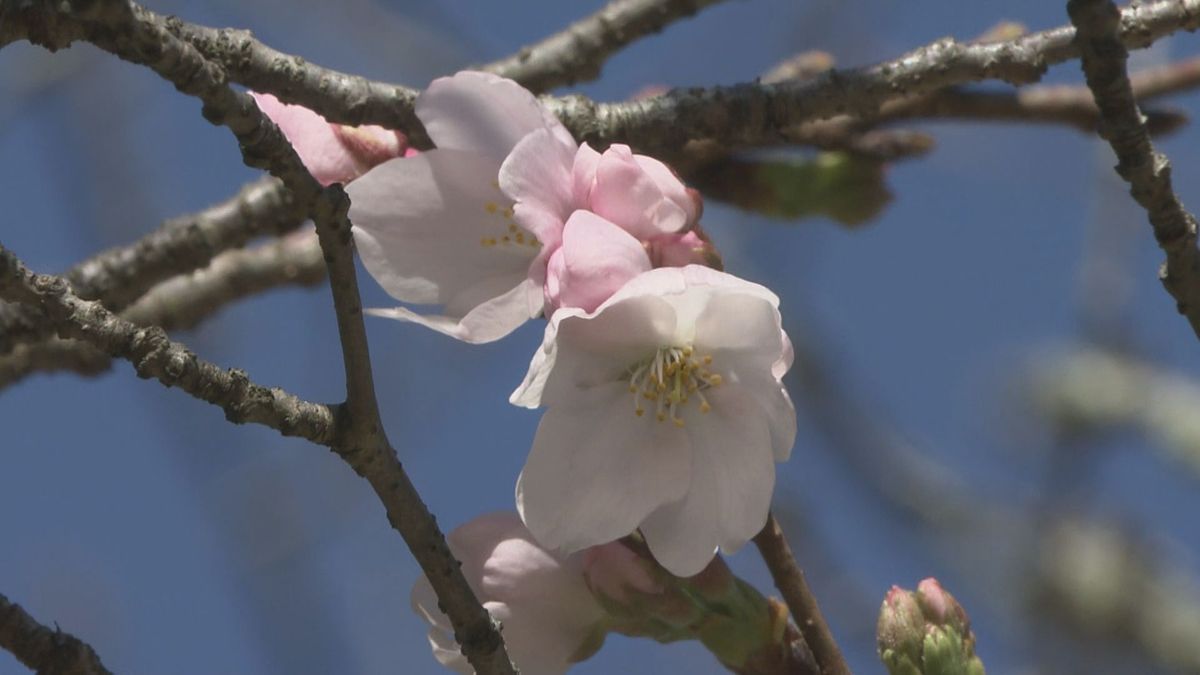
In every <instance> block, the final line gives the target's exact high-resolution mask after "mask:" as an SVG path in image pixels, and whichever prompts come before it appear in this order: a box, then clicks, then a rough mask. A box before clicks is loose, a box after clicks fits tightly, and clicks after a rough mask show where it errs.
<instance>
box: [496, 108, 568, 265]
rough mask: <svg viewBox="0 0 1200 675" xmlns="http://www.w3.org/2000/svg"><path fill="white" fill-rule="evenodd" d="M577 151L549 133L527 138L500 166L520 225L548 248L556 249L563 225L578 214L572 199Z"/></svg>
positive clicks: (502, 184)
mask: <svg viewBox="0 0 1200 675" xmlns="http://www.w3.org/2000/svg"><path fill="white" fill-rule="evenodd" d="M574 158H575V149H574V147H569V146H564V145H563V144H562V143H561V142H559V141H558V139H556V138H555V137H554V135H553V134H552V133H551V132H550V131H549V130H547V129H538V130H536V131H533V132H531V133H529V134H528V135H526V136H525V137H524V138H523V139H521V141H520V142H519V143H517V145H516V147H514V148H513V150H512V152H511V153H509V155H508V157H507V158H506V159H505V160H504V164H502V165H501V166H500V189H501V190H503V191H504V194H506V195H508V197H509V199H511V200H512V201H515V202H516V206H514V207H513V208H514V211H515V218H516V221H517V222H518V223H519V224H520V225H521V226H522V227H524V228H525V229H527V230H529V231H530V232H532V233H533V234H534V235H535V236H537V238H538V239H540V240H541V241H542V242H543V244H544V245H546V246H548V247H553V246H555V245H556V244H557V243H558V241H559V240H560V236H561V235H560V232H561V231H562V227H563V223H564V222H565V221H566V220H567V217H568V216H570V215H571V212H572V211H574V210H575V207H574V205H573V199H572V195H571V164H572V162H573V161H574Z"/></svg>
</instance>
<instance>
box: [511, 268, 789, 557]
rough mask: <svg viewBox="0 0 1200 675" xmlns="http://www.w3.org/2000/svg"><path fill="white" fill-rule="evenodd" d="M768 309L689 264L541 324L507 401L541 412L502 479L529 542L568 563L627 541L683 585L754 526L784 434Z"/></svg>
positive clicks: (770, 302)
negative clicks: (537, 342) (512, 491)
mask: <svg viewBox="0 0 1200 675" xmlns="http://www.w3.org/2000/svg"><path fill="white" fill-rule="evenodd" d="M778 305H779V300H778V298H777V297H776V296H775V294H774V293H771V292H770V291H769V290H767V289H766V288H763V287H762V286H759V285H758V284H753V283H750V282H748V281H744V280H742V279H739V278H737V277H734V276H732V275H729V274H725V273H723V272H718V271H715V270H711V269H708V268H705V267H701V266H697V265H689V266H687V267H683V268H659V269H654V270H651V271H648V272H645V273H643V274H641V275H639V276H638V277H636V278H634V279H633V280H632V281H630V282H628V283H626V284H625V285H624V286H622V287H621V288H620V290H618V291H617V292H616V293H615V294H613V295H612V296H611V297H609V298H608V299H607V300H605V301H604V302H603V303H602V304H600V305H599V306H598V307H597V308H596V309H595V310H594V311H590V312H589V311H586V310H584V309H580V308H563V309H559V310H558V311H557V312H555V313H554V315H553V316H552V317H551V319H550V322H549V325H548V326H547V328H546V335H545V339H544V340H543V344H542V349H541V350H539V351H538V352H537V353H536V354H535V356H534V358H533V361H532V363H531V364H530V367H529V372H528V373H527V375H526V378H525V381H524V382H523V383H522V385H521V386H520V387H519V388H518V389H517V390H516V391H515V392H514V393H513V395H512V397H511V399H510V400H511V401H512V402H513V403H514V404H516V405H520V406H524V407H529V408H534V407H538V406H540V405H544V406H546V413H545V415H544V416H543V417H542V421H541V424H540V425H539V426H538V430H537V434H536V436H535V438H534V442H533V448H532V449H531V451H530V454H529V457H528V459H527V461H526V463H525V468H524V470H523V471H522V472H521V477H520V478H519V479H518V481H517V507H518V510H519V511H520V512H521V517H522V518H523V519H524V521H525V524H526V525H527V526H528V527H529V529H530V531H531V532H533V534H534V536H535V537H536V538H537V540H538V541H539V542H541V543H542V544H543V545H545V546H547V547H548V548H550V549H554V550H560V551H562V552H565V553H569V552H572V551H578V550H580V549H583V548H585V547H587V546H593V545H597V544H600V543H604V542H608V541H612V540H615V539H618V538H620V537H622V536H624V535H626V534H629V533H630V532H632V531H633V530H634V529H637V528H640V529H641V531H642V534H643V536H644V537H645V539H646V542H647V544H648V545H649V547H650V550H651V552H652V553H653V554H654V557H655V559H657V560H658V561H659V563H661V564H662V565H663V567H665V568H666V569H668V570H669V571H670V572H671V573H673V574H676V575H678V576H690V575H693V574H696V573H697V572H699V571H700V570H701V569H703V568H704V566H705V565H707V564H708V562H709V561H710V560H711V559H712V557H713V555H714V553H715V551H716V549H717V548H718V547H719V548H722V549H724V550H726V551H732V550H735V549H737V548H739V547H740V546H741V545H742V544H744V543H745V542H746V541H748V540H749V539H750V538H751V537H753V536H754V535H755V534H756V533H757V532H758V531H759V530H760V529H762V527H763V524H764V523H765V522H766V518H767V512H768V509H769V507H770V501H771V493H772V490H773V487H774V481H775V468H774V464H775V462H776V461H784V460H785V459H786V458H787V457H788V455H789V454H790V452H791V447H792V443H793V441H794V439H795V433H796V417H795V410H794V409H793V407H792V404H791V401H790V399H789V398H788V395H787V392H786V391H785V390H784V388H783V385H782V381H781V379H782V377H783V374H784V373H785V372H786V371H787V369H788V368H789V367H790V366H791V363H792V349H791V343H790V342H789V341H788V339H787V336H786V334H785V333H784V332H783V330H782V328H781V320H780V315H779V310H778Z"/></svg>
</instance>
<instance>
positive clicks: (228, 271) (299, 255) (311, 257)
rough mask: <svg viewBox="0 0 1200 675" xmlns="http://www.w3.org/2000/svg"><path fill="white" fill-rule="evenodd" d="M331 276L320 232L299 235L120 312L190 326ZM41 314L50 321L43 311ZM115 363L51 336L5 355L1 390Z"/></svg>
mask: <svg viewBox="0 0 1200 675" xmlns="http://www.w3.org/2000/svg"><path fill="white" fill-rule="evenodd" d="M325 276H326V271H325V261H324V260H323V259H322V257H321V247H320V246H319V245H318V244H317V237H316V235H315V234H312V233H306V234H299V233H297V234H293V235H290V236H288V237H285V238H284V239H281V240H279V241H274V242H271V243H268V244H263V245H261V246H257V247H255V248H252V249H244V250H236V251H226V252H225V253H222V254H221V255H219V256H217V257H216V258H214V259H213V262H212V264H211V265H209V266H208V267H207V268H205V269H203V270H200V271H199V272H195V273H192V274H187V275H181V276H179V277H176V278H174V279H170V280H168V281H165V282H163V283H161V284H159V285H158V286H155V287H154V288H152V289H150V292H148V293H146V295H144V296H142V298H141V299H140V300H138V301H137V302H135V303H134V304H133V305H130V306H129V307H128V308H126V309H125V311H123V312H121V313H120V316H121V318H123V319H127V320H129V321H130V322H132V323H134V324H136V325H138V326H158V327H159V328H162V329H163V330H167V331H173V330H181V329H188V328H193V327H195V326H196V325H197V324H199V323H200V322H202V321H204V320H205V319H207V318H209V317H211V316H213V315H214V314H216V313H217V312H219V311H220V310H221V309H222V308H223V307H224V306H225V305H227V304H229V303H231V302H235V301H237V300H240V299H242V298H245V297H249V296H252V295H257V294H259V293H262V292H265V291H268V290H271V289H273V288H278V287H280V286H285V285H301V286H312V285H315V284H318V283H320V282H322V281H324V280H325ZM37 318H38V319H39V322H40V323H42V324H46V322H45V321H42V320H41V315H38V316H37ZM46 325H48V324H46ZM49 330H53V329H52V328H49ZM111 366H112V358H111V357H109V356H108V355H107V354H105V353H104V352H102V351H100V350H98V349H96V348H95V347H92V346H91V345H89V344H87V343H86V342H78V341H75V340H63V339H61V338H50V339H47V340H42V341H40V342H36V343H30V344H23V345H19V346H18V347H17V348H16V349H14V350H13V351H12V352H11V353H9V354H5V355H3V356H0V390H2V389H5V388H7V387H10V386H12V385H13V384H16V383H17V382H19V381H21V380H22V379H24V378H25V377H27V376H29V375H32V374H33V373H38V372H41V373H52V372H60V371H67V372H74V373H75V374H77V375H84V376H96V375H100V374H102V373H105V372H108V370H109V368H110V367H111Z"/></svg>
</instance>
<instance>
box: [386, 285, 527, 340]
mask: <svg viewBox="0 0 1200 675" xmlns="http://www.w3.org/2000/svg"><path fill="white" fill-rule="evenodd" d="M541 310H542V289H541V287H540V285H539V284H538V283H537V282H535V281H533V280H531V279H524V280H520V281H518V283H517V285H516V286H514V287H512V288H511V289H509V290H508V291H507V292H505V293H503V294H502V295H498V296H496V297H493V298H491V299H489V300H487V301H485V302H482V303H480V304H478V305H476V306H475V307H474V308H472V309H471V310H470V311H469V312H467V313H466V315H464V316H463V317H461V318H458V317H454V316H444V315H425V314H417V313H416V312H414V311H412V310H410V309H408V308H406V307H391V308H376V309H368V310H366V313H367V314H371V315H373V316H381V317H384V318H388V319H396V320H397V321H407V322H410V323H415V324H418V325H421V326H424V327H426V328H429V329H431V330H435V331H437V332H439V333H442V334H443V335H449V336H450V337H452V338H455V339H457V340H462V341H463V342H467V343H470V344H483V343H485V342H494V341H496V340H499V339H500V338H502V337H504V336H506V335H508V334H509V333H511V332H513V331H514V330H516V329H517V328H518V327H520V326H521V324H523V323H525V322H526V321H528V320H529V319H532V318H533V317H535V316H537V315H538V314H540V313H541Z"/></svg>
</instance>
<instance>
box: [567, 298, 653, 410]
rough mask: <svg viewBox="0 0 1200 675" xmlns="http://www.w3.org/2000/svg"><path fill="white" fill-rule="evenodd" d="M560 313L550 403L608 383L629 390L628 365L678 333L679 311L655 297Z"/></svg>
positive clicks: (636, 361)
mask: <svg viewBox="0 0 1200 675" xmlns="http://www.w3.org/2000/svg"><path fill="white" fill-rule="evenodd" d="M561 311H563V310H559V312H561ZM555 317H557V324H558V328H557V335H556V336H555V343H556V346H555V349H556V350H557V354H556V356H555V363H554V368H553V369H552V371H551V372H550V374H549V375H548V376H547V377H546V379H545V388H544V392H543V394H544V398H545V400H546V403H547V405H551V406H553V405H557V404H558V402H559V401H570V400H572V399H573V398H574V397H575V396H576V395H577V394H578V393H579V392H580V391H584V390H587V389H589V388H591V387H595V386H598V385H600V384H604V383H609V382H618V381H619V382H621V383H622V386H625V387H626V389H628V382H627V379H628V377H629V373H627V372H626V371H627V370H628V369H629V367H630V366H633V365H634V364H636V363H638V362H639V361H641V360H643V359H645V358H648V357H650V356H653V355H654V353H655V352H656V351H657V350H658V348H659V347H661V346H663V345H664V344H668V343H670V341H671V339H672V336H673V335H674V334H675V332H676V326H675V312H674V311H673V310H672V308H671V306H670V304H668V303H667V302H666V301H665V300H663V299H662V298H659V297H656V296H642V297H637V298H630V299H628V300H626V301H625V302H621V303H617V304H615V305H609V306H608V307H606V308H605V309H604V310H603V311H600V312H596V313H594V314H592V315H590V316H588V315H584V316H572V315H569V314H568V315H559V313H558V312H556V313H555V315H554V317H551V320H552V321H553V320H555ZM630 408H631V409H632V404H630Z"/></svg>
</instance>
